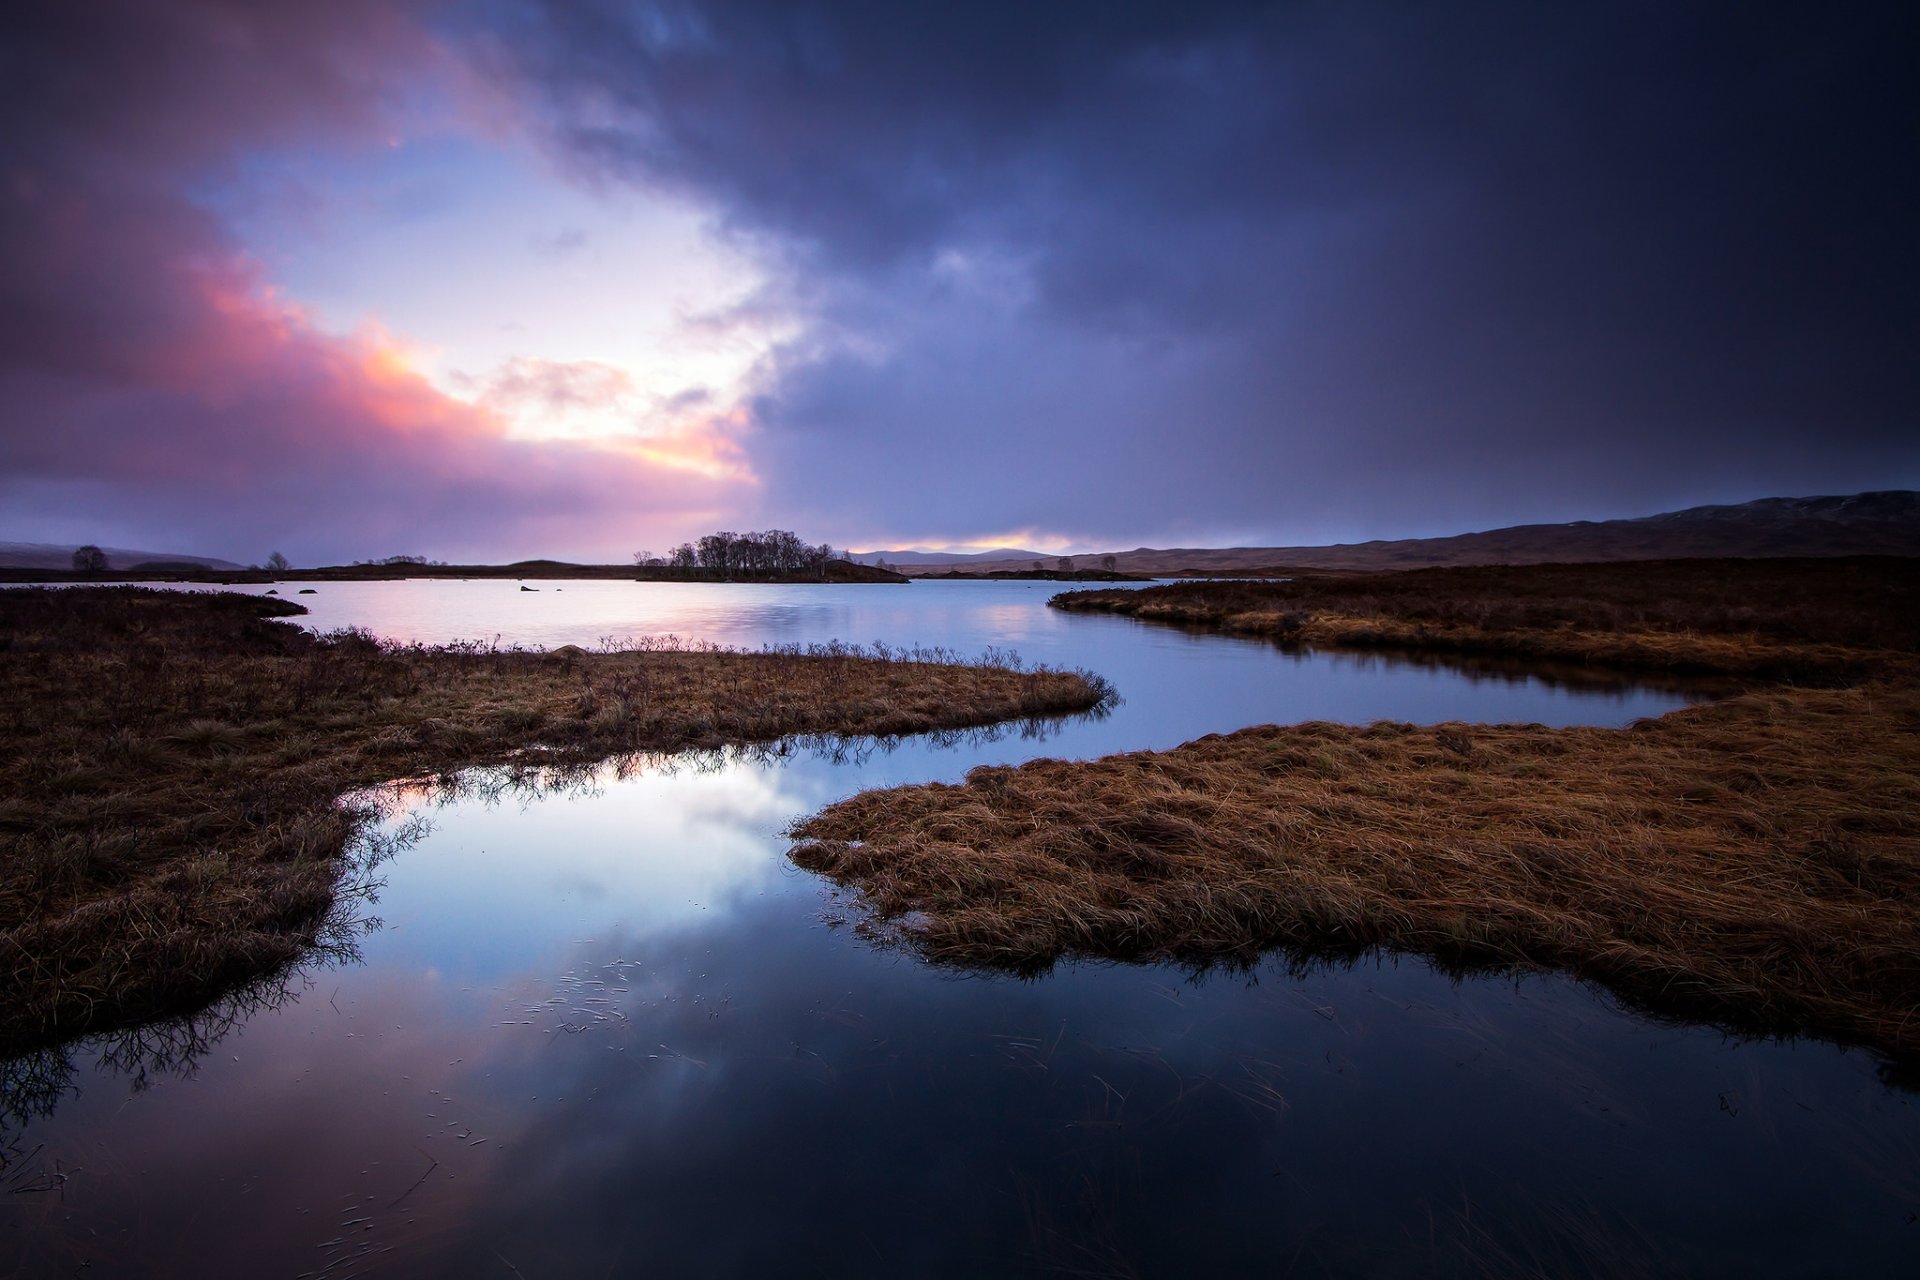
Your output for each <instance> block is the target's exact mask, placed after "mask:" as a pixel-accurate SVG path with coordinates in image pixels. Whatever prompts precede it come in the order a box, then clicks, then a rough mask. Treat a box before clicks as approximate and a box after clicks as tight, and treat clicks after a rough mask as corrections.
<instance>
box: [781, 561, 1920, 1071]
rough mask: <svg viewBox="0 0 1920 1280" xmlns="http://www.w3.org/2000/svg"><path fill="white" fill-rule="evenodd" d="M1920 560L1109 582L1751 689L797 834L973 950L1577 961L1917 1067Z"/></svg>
mask: <svg viewBox="0 0 1920 1280" xmlns="http://www.w3.org/2000/svg"><path fill="white" fill-rule="evenodd" d="M1828 567H1831V569H1832V570H1833V572H1832V573H1831V574H1826V573H1822V572H1821V570H1823V569H1826V568H1828ZM1917 578H1920V574H1916V566H1915V564H1914V563H1913V562H1911V561H1854V562H1841V563H1839V564H1834V565H1831V566H1829V565H1827V564H1826V563H1824V562H1804V563H1803V562H1791V563H1783V562H1718V563H1713V564H1699V563H1677V564H1672V565H1638V566H1633V565H1620V566H1615V565H1602V566H1545V567H1540V568H1514V569H1486V570H1471V571H1467V570H1431V571H1417V572H1412V573H1404V574H1391V575H1371V576H1369V577H1367V578H1365V579H1358V578H1348V579H1321V580H1316V581H1313V582H1309V583H1304V584H1295V583H1284V584H1241V583H1217V584H1184V585H1182V586H1180V587H1178V588H1165V589H1158V590H1146V591H1140V592H1129V593H1117V592H1116V593H1105V592H1100V593H1079V595H1078V597H1077V598H1076V597H1072V596H1070V597H1067V598H1065V599H1064V600H1063V601H1062V602H1061V603H1062V604H1064V605H1067V606H1068V607H1082V608H1084V607H1087V606H1086V604H1085V603H1084V601H1085V599H1086V597H1088V596H1098V597H1108V598H1111V597H1118V596H1121V595H1123V594H1124V595H1125V596H1126V599H1125V600H1124V601H1116V602H1115V603H1116V604H1121V605H1124V606H1125V607H1124V609H1116V610H1115V611H1124V612H1127V613H1130V614H1132V615H1134V616H1137V617H1146V618H1153V617H1172V616H1173V615H1172V614H1171V613H1169V612H1163V610H1168V609H1177V610H1178V616H1177V617H1174V620H1176V621H1179V622H1182V623H1186V624H1192V623H1194V622H1196V621H1200V620H1205V619H1211V620H1212V621H1213V622H1214V623H1215V625H1218V626H1220V627H1222V628H1223V629H1231V630H1235V631H1241V632H1258V631H1259V630H1260V628H1261V627H1262V626H1263V625H1265V624H1263V623H1259V622H1255V621H1250V620H1249V619H1250V617H1251V618H1255V619H1257V618H1259V617H1261V616H1264V615H1269V614H1271V615H1274V616H1276V617H1279V618H1282V619H1284V627H1285V632H1286V634H1290V635H1294V636H1306V637H1312V638H1314V639H1315V640H1316V641H1318V642H1320V643H1329V642H1332V643H1339V642H1340V641H1341V639H1342V638H1343V637H1349V636H1353V635H1356V634H1358V635H1361V636H1362V637H1363V638H1362V639H1361V640H1359V641H1358V643H1360V644H1374V643H1376V642H1377V639H1376V638H1377V637H1378V636H1381V635H1390V636H1393V637H1394V638H1395V639H1394V641H1393V643H1396V644H1409V645H1416V646H1417V645H1418V644H1419V643H1420V639H1419V638H1420V637H1421V636H1423V635H1437V636H1438V637H1440V641H1439V644H1440V647H1442V648H1451V649H1454V650H1460V651H1480V652H1495V651H1498V652H1509V653H1522V654H1533V655H1538V656H1551V657H1557V658H1566V657H1569V656H1571V655H1572V654H1574V653H1576V652H1586V653H1591V654H1599V655H1606V656H1608V657H1610V658H1611V659H1612V660H1614V661H1616V662H1620V663H1623V664H1625V665H1630V666H1631V665H1639V666H1642V667H1658V668H1661V669H1670V668H1671V667H1672V665H1673V664H1675V663H1681V664H1685V665H1686V667H1687V668H1688V669H1690V670H1697V671H1701V672H1708V673H1715V674H1720V675H1726V676H1732V677H1735V678H1737V679H1739V680H1742V681H1743V682H1744V683H1745V684H1746V685H1747V686H1748V688H1747V691H1746V692H1743V693H1739V694H1737V695H1736V696H1733V697H1730V698H1728V699H1726V700H1724V701H1721V702H1718V703H1715V704H1712V705H1707V706H1699V707H1694V708H1689V709H1686V710H1683V711H1678V712H1674V713H1672V714H1670V715H1667V716H1663V717H1661V718H1659V719H1657V720H1649V721H1642V722H1640V723H1638V724H1635V725H1634V726H1632V727H1630V728H1627V729H1618V730H1609V729H1567V730H1552V729H1546V728H1543V727H1540V726H1537V725H1503V726H1466V725H1442V726H1439V727H1437V728H1426V727H1416V726H1413V725H1406V724H1393V723H1382V724H1376V725H1373V726H1371V727H1368V728H1354V727H1348V726H1342V725H1334V724H1305V725H1297V726H1290V727H1284V728H1281V727H1273V726H1265V727H1260V728H1252V729H1245V730H1242V731H1240V732H1238V733H1232V734H1226V735H1218V736H1211V737H1207V738H1203V739H1200V740H1199V741H1196V742H1192V743H1188V744H1186V745H1184V746H1181V747H1178V748H1175V749H1173V750H1171V751H1159V752H1141V753H1136V754H1130V755H1121V756H1112V757H1108V758H1106V759H1103V760H1097V761H1093V762H1087V763H1076V762H1065V761H1058V760H1041V761H1036V762H1033V763H1031V764H1028V765H1025V766H1022V767H1020V768H1014V769H1009V768H982V769H976V770H974V771H973V772H972V773H971V774H969V775H968V778H967V780H966V782H965V783H964V784H963V785H959V786H941V785H933V786H924V787H902V788H895V789H893V790H890V791H884V792H874V793H868V794H864V795H859V796H855V797H853V798H852V799H850V800H847V801H843V802H842V803H840V804H837V805H834V806H832V807H831V808H828V809H826V810H825V811H823V812H822V813H820V814H819V815H817V816H815V817H814V818H812V819H809V820H807V821H805V822H803V823H801V824H798V825H797V826H796V828H795V831H794V835H795V837H796V839H797V840H798V841H799V843H798V844H797V846H796V848H795V850H794V857H795V859H796V861H798V862H799V863H800V864H801V865H803V866H806V867H809V868H812V869H814V870H817V871H820V872H823V873H824V874H826V875H828V876H830V877H832V878H833V879H835V880H836V881H838V882H840V883H842V884H844V885H847V886H850V887H853V888H855V889H857V890H858V891H859V893H860V895H861V896H862V899H863V900H864V902H865V904H866V905H867V906H868V907H870V908H871V909H872V911H873V912H874V913H876V915H877V917H878V918H879V919H880V920H882V921H886V922H891V923H892V924H893V925H895V926H896V927H897V930H898V932H899V934H900V936H902V937H904V938H906V939H907V940H909V941H910V943H911V945H913V946H914V947H915V948H917V949H918V950H919V951H920V952H921V953H922V954H924V955H926V956H928V957H929V958H932V959H934V960H937V961H942V962H948V963H955V964H963V965H982V966H997V967H1009V968H1014V969H1021V970H1034V969H1039V968H1044V967H1045V966H1046V965H1048V964H1050V963H1052V962H1053V961H1054V960H1055V959H1057V958H1059V957H1061V956H1063V955H1067V954H1082V955H1091V956H1102V957H1115V958H1128V959H1136V958H1137V959H1165V958H1173V959H1181V960H1187V961H1196V962H1206V961H1210V960H1217V959H1246V958H1251V957H1253V956H1255V955H1257V954H1258V953H1259V952H1260V951H1261V950H1262V949H1265V948H1272V947H1280V948H1285V949H1287V950H1289V951H1290V952H1291V953H1292V954H1293V955H1295V956H1296V957H1314V956H1323V955H1348V956H1351V955H1357V954H1361V953H1364V952H1366V951H1368V950H1371V949H1374V948H1391V949H1394V950H1399V951H1407V952H1414V953H1419V954H1423V955H1427V956H1430V957H1434V958H1436V959H1438V960H1440V961H1441V962H1443V963H1446V964H1457V965H1466V966H1485V965H1492V966H1499V967H1509V966H1511V967H1536V966H1538V967H1554V968H1561V969H1565V970H1567V971H1569V972H1571V973H1573V974H1575V975H1576V976H1578V977H1580V978H1583V979H1587V980H1592V981H1596V982H1600V983H1603V984H1605V985H1607V986H1608V987H1609V988H1610V989H1612V990H1613V991H1615V992H1616V993H1617V994H1619V995H1620V996H1622V997H1623V998H1625V999H1626V1000H1627V1001H1629V1002H1630V1003H1634V1004H1636V1005H1639V1006H1641V1007H1644V1008H1648V1009H1651V1010H1654V1011H1656V1012H1661V1013H1670V1014H1676V1015H1681V1016H1687V1017H1694V1018H1704V1019H1707V1020H1710V1021H1713V1022H1716V1023H1718V1024H1720V1025H1723V1026H1727V1027H1731V1028H1734V1029H1737V1030H1741V1031H1747V1032H1760V1033H1779V1034H1798V1033H1812V1034H1819V1035H1823V1036H1827V1037H1830V1038H1833V1039H1836V1040H1840V1041H1843V1042H1850V1043H1860V1044H1865V1045H1870V1046H1872V1047H1874V1048H1876V1049H1878V1050H1880V1051H1882V1052H1883V1053H1885V1054H1887V1055H1889V1056H1890V1057H1891V1058H1892V1059H1894V1060H1895V1062H1896V1063H1898V1064H1899V1065H1901V1066H1902V1067H1906V1068H1911V1067H1912V1066H1914V1065H1915V1064H1916V1063H1920V679H1917V678H1916V667H1915V663H1914V660H1913V656H1912V655H1913V649H1914V645H1915V636H1916V634H1917V633H1920V626H1917V625H1916V622H1917V619H1920V615H1917V614H1916V608H1915V600H1916V593H1915V584H1916V579H1917ZM1156 596H1158V598H1157V599H1156ZM1609 628H1611V629H1609ZM1268 634H1279V632H1278V631H1276V632H1269V633H1268ZM1590 660H1597V659H1590ZM1762 674H1765V675H1767V676H1770V677H1772V678H1773V679H1774V680H1778V679H1779V678H1781V677H1782V676H1783V675H1787V674H1791V675H1792V676H1794V677H1795V678H1797V679H1800V680H1802V681H1812V682H1816V683H1818V684H1822V685H1825V686H1827V687H1824V688H1805V687H1785V686H1782V685H1779V684H1777V683H1771V684H1770V683H1768V682H1767V681H1765V680H1762V679H1761V678H1760V677H1761V675H1762Z"/></svg>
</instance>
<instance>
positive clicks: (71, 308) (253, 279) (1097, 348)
mask: <svg viewBox="0 0 1920 1280" xmlns="http://www.w3.org/2000/svg"><path fill="white" fill-rule="evenodd" d="M1916 49H1920V9H1916V7H1915V6H1912V5H1911V4H1875V3H1866V2H1863V3H1853V4H1845V5H1831V4H1826V5H1815V4H1807V5H1792V4H1774V5H1754V4H1751V3H1738V4H1710V3H1686V4H1672V3H1645V4H1639V3H1615V4H1607V5H1593V6H1571V5H1534V4H1519V3H1514V4H1477V3H1470V2H1468V3H1458V4H1448V5H1412V4H1402V3H1378V4H1374V3H1365V2H1352V3H1338V4H1336V3H1313V2H1307V0H1302V2H1295V3H1282V4H1261V3H1251V2H1232V3H1226V2H1222V3H1208V2H1202V0H1184V2H1182V3H1166V4H1135V3H1126V2H1125V0H1085V2H1081V0H1055V2H1053V3H1045V4H1033V3H1026V2H1022V0H1007V2H1004V3H1002V2H997V0H974V2H972V3H968V4H964V5H937V6H936V5H926V6H920V5H902V4H898V3H880V2H878V0H874V2H871V3H869V2H867V0H844V2H841V3H805V2H804V0H715V2H713V3H614V2H612V0H545V2H543V0H473V2H459V3H424V2H423V3H404V2H391V0H389V2H378V3H376V2H374V0H329V3H326V4H313V3H310V2H292V3H279V2H262V0H195V2H192V3H186V2H182V0H124V2H121V3H108V2H96V0H61V2H59V3H54V2H53V0H29V3H26V4H21V5H13V6H8V7H7V10H6V13H5V16H3V17H0V104H3V105H0V112H3V113H4V115H3V116H0V119H4V128H3V129H0V540H15V541H40V542H95V543H99V544H102V545H110V546H134V547H142V548H149V549H160V550H168V551H176V552H189V553H198V554H206V555H215V556H224V557H228V558H232V559H236V560H241V561H243V562H244V561H259V560H264V559H265V557H266V556H267V554H268V552H269V551H271V550H280V551H282V552H284V553H285V554H286V555H287V556H289V557H290V558H291V559H292V560H293V561H294V563H296V564H320V563H336V562H340V561H345V560H352V559H361V558H371V557H381V556H387V555H396V554H416V555H426V556H429V557H431V558H434V559H444V560H454V561H486V560H495V561H498V560H511V559H518V558H524V557H532V556H553V557H559V558H566V559H576V560H625V559H626V558H627V557H628V556H630V555H631V554H632V553H633V552H635V551H637V550H642V549H647V550H663V549H665V548H667V547H669V546H671V545H673V544H675V543H678V542H681V541H685V540H690V539H694V538H697V537H698V536H699V535H701V534H703V533H706V532H710V531H713V530H716V529H758V528H768V527H779V528H789V529H793V530H795V531H797V532H799V533H800V534H801V535H802V536H803V537H805V538H807V539H808V540H809V541H813V542H820V541H827V542H831V543H833V544H834V545H836V546H842V547H853V548H856V549H870V548H876V547H880V548H899V547H912V546H934V547H955V548H967V547H986V546H995V545H1012V546H1020V547H1027V548H1032V549H1034V550H1036V551H1043V552H1085V551H1095V550H1115V549H1124V548H1131V547H1134V546H1141V545H1150V546H1176V545H1177V546H1219V545H1290V544H1292V545H1297V544H1316V543H1326V542H1340V541H1353V540H1361V539H1367V538H1379V537H1409V536H1426V535H1434V534H1445V533H1455V532H1462V531H1466V530H1471V529H1482V528H1491V527H1497V526H1501V525H1507V524H1515V523H1523V522H1532V521H1559V520H1573V519H1603V518H1607V517H1611V516H1633V515H1645V514H1651V513H1653V512H1657V511H1662V510H1671V509H1674V508H1678V507H1683V506H1689V505H1694V504H1698V503H1705V502H1729V501H1743V500H1746V499H1750V498H1757V497H1765V496H1799V495H1812V494H1826V493H1848V492H1855V491H1859V490H1865V489H1886V488H1913V487H1920V358H1917V357H1920V235H1916V234H1915V228H1916V227H1920V165H1916V164H1915V157H1916V156H1920V76H1916V75H1914V74H1913V73H1912V59H1913V53H1914V51H1915V50H1916Z"/></svg>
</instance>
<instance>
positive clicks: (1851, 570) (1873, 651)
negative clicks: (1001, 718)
mask: <svg viewBox="0 0 1920 1280" xmlns="http://www.w3.org/2000/svg"><path fill="white" fill-rule="evenodd" d="M1049 603H1051V604H1052V605H1053V606H1054V607H1055V608H1058V609H1067V610H1075V611H1080V612H1101V613H1119V614H1125V615H1127V616H1130V617H1136V618H1140V619H1142V620H1144V621H1151V622H1164V623H1174V624H1178V625H1183V626H1193V627H1201V628H1205V629H1208V630H1218V631H1227V632H1232V633H1234V634H1239V635H1258V636H1269V637H1272V638H1274V639H1277V640H1282V641H1286V642H1290V643H1299V644H1306V645H1325V646H1337V647H1344V648H1387V649H1406V650H1410V651H1411V650H1419V651H1424V652H1456V653H1474V654H1488V655H1502V656H1511V657H1519V658H1537V659H1543V660H1550V661H1561V662H1576V663H1590V664H1595V665H1601V666H1609V667H1622V668H1638V669H1643V670H1653V671H1661V672H1666V673H1671V674H1677V675H1719V676H1734V677H1746V678H1753V679H1765V680H1794V681H1799V682H1806V681H1820V682H1824V683H1829V684H1831V683H1835V682H1843V681H1849V680H1857V679H1859V678H1861V677H1863V676H1865V675H1867V674H1869V673H1870V672H1871V671H1873V670H1874V669H1875V668H1876V666H1877V665H1878V664H1879V662H1880V661H1881V659H1882V658H1883V657H1884V655H1886V654H1888V653H1899V652H1906V653H1911V652H1913V651H1914V650H1915V649H1916V648H1920V560H1912V559H1902V558H1898V557H1890V556H1856V557H1848V558H1839V559H1829V560H1814V559H1806V560H1657V561H1641V562H1632V563H1621V564H1548V565H1490V566H1478V567H1472V568H1449V569H1415V570H1409V571H1405V572H1399V573H1372V574H1330V575H1324V576H1315V577H1301V578H1295V579H1291V580H1288V581H1284V582H1245V581H1224V582H1181V583H1174V584H1171V585H1169V586H1162V587H1147V588H1143V589H1140V590H1137V591H1113V590H1107V591H1074V592H1068V593H1066V594H1064V595H1059V596H1055V597H1054V598H1053V600H1052V601H1050V602H1049Z"/></svg>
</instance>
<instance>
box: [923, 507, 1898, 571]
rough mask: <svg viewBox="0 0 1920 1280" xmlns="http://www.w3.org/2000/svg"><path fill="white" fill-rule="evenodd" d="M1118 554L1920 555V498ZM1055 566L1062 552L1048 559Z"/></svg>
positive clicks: (1368, 565)
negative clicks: (1418, 535) (1422, 535)
mask: <svg viewBox="0 0 1920 1280" xmlns="http://www.w3.org/2000/svg"><path fill="white" fill-rule="evenodd" d="M1108 555H1111V556H1113V557H1114V561H1115V567H1116V568H1118V569H1119V570H1120V571H1121V572H1123V573H1160V574H1169V573H1183V572H1193V573H1223V572H1233V571H1235V570H1249V571H1250V570H1255V569H1265V568H1298V569H1354V570H1364V569H1415V568H1430V567H1440V566H1445V565H1468V564H1543V563H1550V562H1555V561H1583V560H1585V561H1593V560H1667V559H1701V558H1715V557H1730V558H1737V559H1739V558H1751V557H1759V556H1815V557H1820V556H1841V555H1905V556H1920V491H1915V490H1911V489H1879V490H1869V491H1866V492H1863V493H1855V494H1840V495H1829V496H1821V497H1806V498H1778V497H1776V498H1756V499H1754V500H1752V501H1750V502H1739V503H1716V504H1711V505H1705V506H1697V507H1685V508H1682V509H1680V510H1677V511H1663V512H1659V513H1657V514H1655V515H1650V516H1632V517H1624V518H1621V519H1615V520H1573V521H1568V522H1566V523H1563V524H1522V525H1508V526H1505V527H1502V528H1498V529H1487V530H1480V531H1477V532H1472V533H1456V534H1445V535H1441V536H1438V537H1430V538H1395V539H1374V540H1372V541H1368V542H1348V543H1331V544H1324V545H1319V546H1292V547H1219V548H1207V547H1167V548H1155V547H1136V548H1134V549H1133V550H1131V551H1112V552H1092V553H1088V554H1083V555H1076V556H1072V557H1069V558H1070V559H1072V560H1073V562H1074V563H1075V564H1076V565H1078V566H1080V567H1083V568H1086V567H1091V566H1094V565H1097V564H1099V563H1100V562H1101V561H1102V560H1103V559H1104V557H1106V556H1108ZM1035 558H1036V557H1032V556H1027V557H1024V558H1021V559H1015V558H1011V557H1010V558H1009V559H1007V560H1005V561H999V562H994V561H982V560H980V559H979V558H977V557H974V558H969V559H967V560H960V559H957V558H956V559H954V560H950V561H938V562H914V563H913V568H914V570H915V571H916V572H920V573H937V572H942V571H946V570H960V571H973V572H994V571H999V570H1007V571H1018V570H1021V569H1027V568H1031V567H1032V561H1033V559H1035ZM1040 558H1044V559H1046V560H1048V561H1052V560H1054V559H1057V558H1058V557H1053V556H1048V557H1040Z"/></svg>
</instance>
